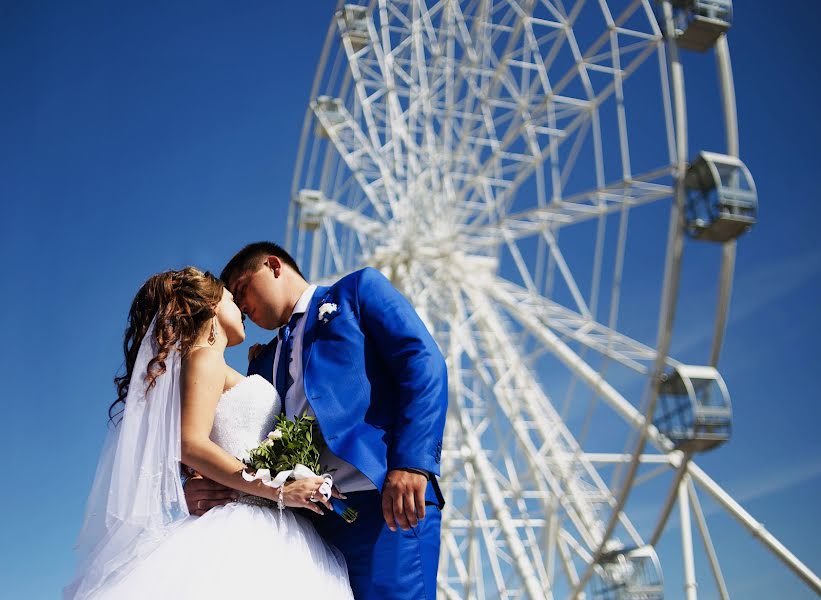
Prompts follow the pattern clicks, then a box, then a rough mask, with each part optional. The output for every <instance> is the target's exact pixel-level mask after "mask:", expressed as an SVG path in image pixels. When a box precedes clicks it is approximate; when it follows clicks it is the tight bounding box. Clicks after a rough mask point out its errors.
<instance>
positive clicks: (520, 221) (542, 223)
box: [460, 167, 673, 249]
mask: <svg viewBox="0 0 821 600" xmlns="http://www.w3.org/2000/svg"><path fill="white" fill-rule="evenodd" d="M671 172H672V167H663V168H661V169H657V170H654V171H652V172H650V173H647V174H644V175H640V176H637V177H636V178H634V179H633V180H631V181H627V182H619V183H616V184H610V185H607V186H604V187H601V188H596V189H592V190H589V191H586V192H582V193H579V194H575V195H573V196H568V197H567V198H565V199H564V200H562V201H561V202H554V203H551V204H547V205H545V206H540V207H538V208H533V209H530V210H527V211H523V212H520V213H515V214H512V215H508V216H506V217H505V218H503V219H501V220H500V221H498V222H496V223H490V224H486V225H479V226H467V227H465V228H463V230H462V231H463V233H462V234H461V237H460V242H461V243H463V244H464V245H465V246H467V247H468V248H471V249H474V248H475V249H481V248H485V247H487V246H492V245H497V244H499V243H502V241H503V240H504V236H510V237H511V238H512V239H521V238H524V237H527V236H531V235H537V234H540V233H541V232H542V231H544V230H546V229H547V228H550V229H552V230H556V229H559V228H561V227H566V226H568V225H574V224H577V223H581V222H584V221H589V220H591V219H595V218H597V217H600V216H603V215H609V214H611V213H615V212H617V211H619V210H622V209H623V208H624V207H629V208H635V207H638V206H642V205H645V204H648V203H651V202H657V201H659V200H666V199H668V198H672V196H673V188H672V186H671V185H670V184H668V183H660V182H659V181H664V180H665V179H667V178H668V177H669V176H670V174H671Z"/></svg>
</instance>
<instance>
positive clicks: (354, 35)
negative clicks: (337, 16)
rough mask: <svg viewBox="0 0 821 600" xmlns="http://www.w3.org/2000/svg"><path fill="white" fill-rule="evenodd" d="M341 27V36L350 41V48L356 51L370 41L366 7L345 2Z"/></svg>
mask: <svg viewBox="0 0 821 600" xmlns="http://www.w3.org/2000/svg"><path fill="white" fill-rule="evenodd" d="M340 12H341V17H342V22H341V29H342V35H343V37H345V38H347V39H348V40H350V42H351V48H353V51H354V52H358V51H359V50H361V49H362V48H364V47H365V46H366V45H367V44H368V42H369V41H370V35H369V34H368V8H367V7H366V6H358V5H356V4H346V5H345V7H344V8H343V9H342V11H340Z"/></svg>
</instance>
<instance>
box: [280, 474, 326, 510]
mask: <svg viewBox="0 0 821 600" xmlns="http://www.w3.org/2000/svg"><path fill="white" fill-rule="evenodd" d="M324 482H325V480H324V479H322V477H308V478H307V479H300V480H298V481H289V482H288V483H286V484H285V486H284V489H283V492H282V499H283V501H284V503H285V506H290V507H292V508H307V509H308V510H312V511H314V512H315V513H317V514H320V515H324V514H325V513H324V512H322V509H321V508H319V506H318V505H319V504H322V505H323V506H325V508H327V509H328V510H333V509H332V508H331V503H330V502H329V501H328V500H325V497H324V496H323V495H322V494H320V493H319V488H320V486H321V485H322V484H323V483H324ZM278 495H279V490H276V495H275V497H274V499H275V500H276V497H277V496H278ZM311 498H313V500H311Z"/></svg>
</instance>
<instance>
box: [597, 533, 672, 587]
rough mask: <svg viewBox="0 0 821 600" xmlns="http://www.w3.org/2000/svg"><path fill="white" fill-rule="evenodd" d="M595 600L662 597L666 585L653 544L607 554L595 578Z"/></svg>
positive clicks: (600, 562) (601, 561)
mask: <svg viewBox="0 0 821 600" xmlns="http://www.w3.org/2000/svg"><path fill="white" fill-rule="evenodd" d="M592 592H593V594H592V597H593V599H594V600H662V598H664V584H663V581H662V575H661V565H660V563H659V559H658V555H657V554H656V551H655V549H654V548H653V547H652V546H649V545H648V546H640V547H638V548H633V549H632V550H628V549H620V550H614V551H612V552H609V553H607V554H605V555H604V556H603V557H602V558H601V559H600V560H599V568H598V569H597V573H596V577H595V579H594V580H593V588H592Z"/></svg>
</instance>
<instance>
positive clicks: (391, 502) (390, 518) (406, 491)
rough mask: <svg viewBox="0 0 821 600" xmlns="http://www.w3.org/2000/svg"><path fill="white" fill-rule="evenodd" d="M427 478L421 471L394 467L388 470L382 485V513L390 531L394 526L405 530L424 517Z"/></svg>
mask: <svg viewBox="0 0 821 600" xmlns="http://www.w3.org/2000/svg"><path fill="white" fill-rule="evenodd" d="M427 486H428V478H427V477H425V476H424V475H422V474H421V473H416V472H413V471H406V470H404V469H394V470H393V471H388V476H387V477H386V478H385V484H384V485H383V486H382V514H383V515H384V517H385V523H387V524H388V528H389V529H390V530H391V531H396V526H397V525H398V526H399V527H401V528H402V530H404V531H407V530H408V529H410V528H411V527H416V526H417V525H418V524H419V521H420V520H421V519H424V518H425V489H426V488H427Z"/></svg>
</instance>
